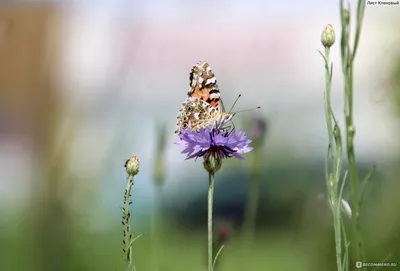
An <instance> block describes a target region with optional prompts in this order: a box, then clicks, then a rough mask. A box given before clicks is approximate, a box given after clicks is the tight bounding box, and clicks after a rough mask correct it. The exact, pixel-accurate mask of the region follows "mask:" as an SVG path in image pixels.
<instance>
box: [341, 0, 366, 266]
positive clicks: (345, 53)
mask: <svg viewBox="0 0 400 271" xmlns="http://www.w3.org/2000/svg"><path fill="white" fill-rule="evenodd" d="M340 6H341V7H340V8H341V12H340V13H341V20H342V41H341V52H342V56H341V57H342V71H343V76H344V82H345V121H346V145H347V159H348V162H349V176H350V194H351V209H352V214H353V217H352V218H353V223H352V227H353V234H354V238H355V241H356V247H355V252H356V260H361V261H364V259H365V258H364V251H363V240H362V236H361V228H360V222H359V217H360V211H359V209H360V208H359V193H358V182H357V168H356V161H355V151H354V136H355V127H354V121H353V85H354V84H353V81H354V80H353V75H354V71H353V67H354V65H353V64H354V58H355V55H356V51H357V48H358V44H359V37H360V32H361V26H362V21H363V16H364V9H365V1H363V0H359V1H358V6H357V26H356V33H355V41H354V46H353V50H351V49H350V44H349V40H350V19H347V20H346V18H344V13H345V12H344V7H343V0H341V1H340ZM364 270H365V269H364Z"/></svg>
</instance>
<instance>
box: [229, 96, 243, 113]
mask: <svg viewBox="0 0 400 271" xmlns="http://www.w3.org/2000/svg"><path fill="white" fill-rule="evenodd" d="M241 96H242V94H239V95H238V97H237V98H236V100H235V102H234V103H233V105H232V107H231V109H230V110H229V112H232V109H233V107H235V105H236V103H237V101H238V100H239V98H240V97H241Z"/></svg>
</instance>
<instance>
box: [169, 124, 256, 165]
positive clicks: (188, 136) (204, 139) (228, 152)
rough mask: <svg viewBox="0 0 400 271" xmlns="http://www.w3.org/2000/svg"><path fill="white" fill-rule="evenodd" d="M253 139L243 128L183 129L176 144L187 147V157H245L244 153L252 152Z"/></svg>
mask: <svg viewBox="0 0 400 271" xmlns="http://www.w3.org/2000/svg"><path fill="white" fill-rule="evenodd" d="M250 142H251V140H250V139H248V138H247V135H246V133H245V132H243V131H242V130H240V131H233V132H231V133H228V132H226V131H221V130H218V129H209V128H202V129H200V131H199V132H195V131H192V130H190V129H187V130H182V131H181V134H179V140H178V141H177V142H176V144H178V145H180V146H183V147H185V149H184V150H183V151H182V153H187V157H186V159H191V158H199V157H204V159H205V160H207V159H209V158H214V159H218V160H220V159H222V158H228V157H232V156H234V157H236V158H238V159H244V158H243V157H242V154H244V153H247V152H250V151H251V150H252V149H253V148H252V147H249V144H250Z"/></svg>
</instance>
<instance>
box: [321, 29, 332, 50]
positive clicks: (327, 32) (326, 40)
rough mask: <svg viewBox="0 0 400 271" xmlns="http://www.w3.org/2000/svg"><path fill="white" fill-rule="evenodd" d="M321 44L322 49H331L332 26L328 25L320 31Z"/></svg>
mask: <svg viewBox="0 0 400 271" xmlns="http://www.w3.org/2000/svg"><path fill="white" fill-rule="evenodd" d="M321 42H322V45H324V47H327V48H329V47H331V46H332V45H333V44H334V43H335V31H334V30H333V27H332V25H330V24H328V25H327V26H326V27H325V29H324V31H322V35H321Z"/></svg>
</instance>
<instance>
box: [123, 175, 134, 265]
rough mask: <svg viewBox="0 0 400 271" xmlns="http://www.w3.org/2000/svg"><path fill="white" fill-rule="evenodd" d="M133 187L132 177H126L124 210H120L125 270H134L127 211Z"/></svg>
mask: <svg viewBox="0 0 400 271" xmlns="http://www.w3.org/2000/svg"><path fill="white" fill-rule="evenodd" d="M132 186H133V176H132V175H129V176H128V182H127V186H126V190H125V197H124V208H123V210H122V212H123V221H122V223H123V225H124V242H125V249H124V251H125V259H126V270H127V271H130V270H135V266H134V265H133V259H132V237H133V236H132V233H131V227H130V217H131V213H130V211H129V205H130V194H131V189H132Z"/></svg>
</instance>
